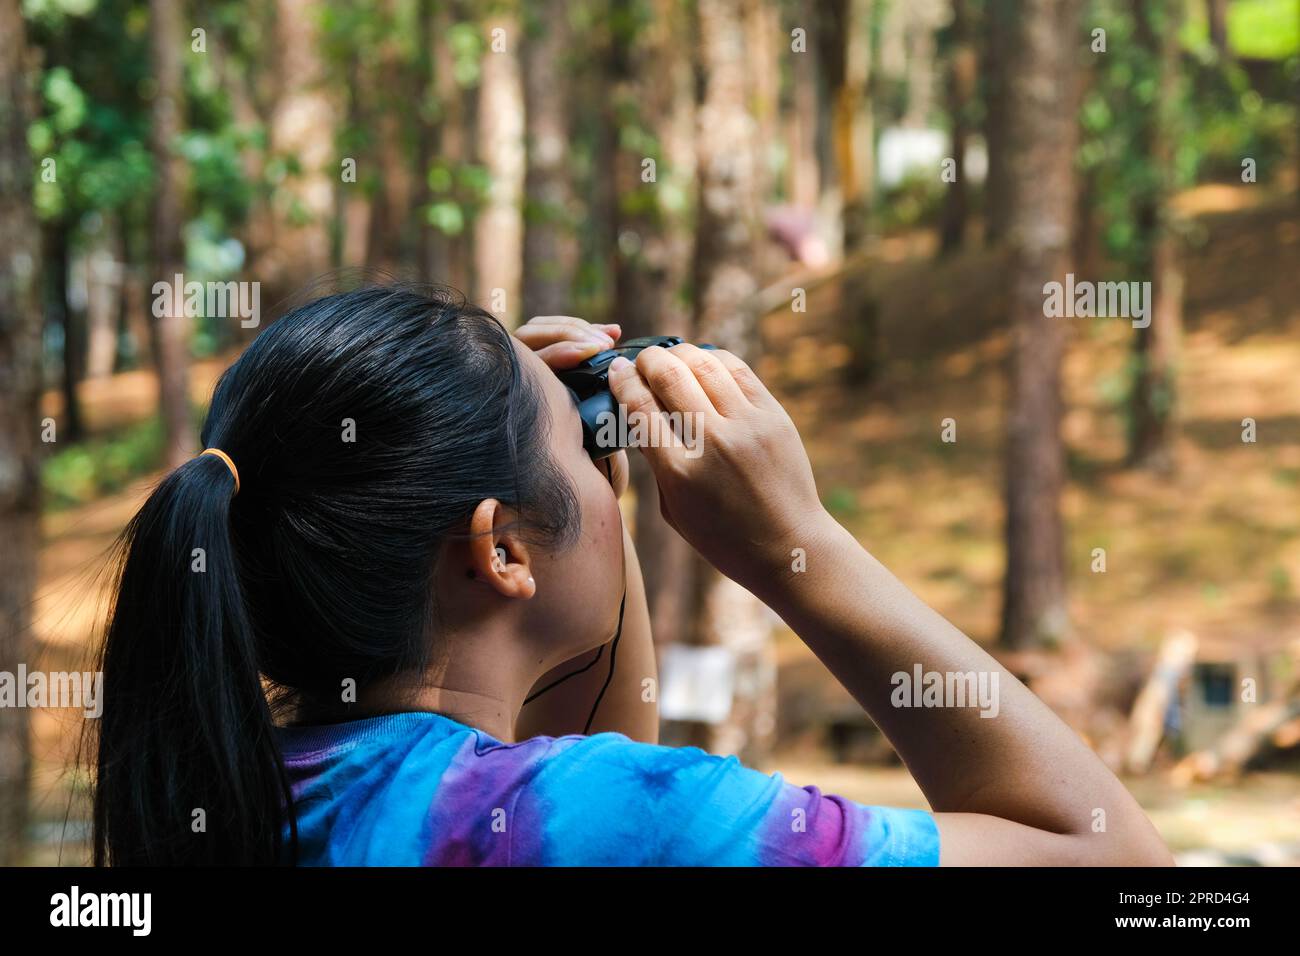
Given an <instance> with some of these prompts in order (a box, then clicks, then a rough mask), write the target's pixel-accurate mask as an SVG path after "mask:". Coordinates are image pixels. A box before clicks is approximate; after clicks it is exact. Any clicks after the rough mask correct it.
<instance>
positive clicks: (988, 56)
mask: <svg viewBox="0 0 1300 956" xmlns="http://www.w3.org/2000/svg"><path fill="white" fill-rule="evenodd" d="M1015 30H1016V10H1015V7H1014V5H1013V3H1012V2H1011V0H987V2H986V5H985V8H984V49H983V63H982V65H981V71H982V72H983V74H984V77H985V98H986V99H985V104H984V142H985V145H986V148H987V149H988V155H989V165H988V175H987V176H986V177H985V180H984V241H985V243H987V244H990V245H992V244H995V243H998V242H1000V241H1001V240H1002V238H1003V236H1005V235H1006V231H1007V217H1008V209H1009V204H1010V201H1011V198H1010V193H1011V189H1012V186H1013V184H1012V183H1011V181H1010V175H1011V174H1010V163H1009V157H1008V155H1007V149H1008V146H1009V144H1008V142H1007V136H1008V129H1007V121H1008V114H1007V106H1008V103H1007V93H1008V84H1009V80H1010V73H1011V69H1012V65H1013V59H1014V51H1015Z"/></svg>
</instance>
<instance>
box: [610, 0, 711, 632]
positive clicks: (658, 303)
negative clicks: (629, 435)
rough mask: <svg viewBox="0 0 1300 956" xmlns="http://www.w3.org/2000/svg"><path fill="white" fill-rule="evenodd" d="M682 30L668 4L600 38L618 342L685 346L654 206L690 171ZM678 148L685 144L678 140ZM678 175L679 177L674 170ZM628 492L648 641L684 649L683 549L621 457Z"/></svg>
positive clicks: (654, 498) (666, 229) (632, 0)
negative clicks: (649, 151) (635, 27)
mask: <svg viewBox="0 0 1300 956" xmlns="http://www.w3.org/2000/svg"><path fill="white" fill-rule="evenodd" d="M639 2H641V0H613V5H612V6H613V12H614V17H612V18H611V19H612V22H614V23H617V24H631V23H633V22H634V18H633V17H632V15H631V14H632V13H633V9H632V8H634V7H635V6H636V4H637V3H639ZM689 34H690V22H689V18H688V17H687V16H686V14H685V12H684V11H683V9H682V8H681V6H680V5H679V4H678V3H677V2H676V0H655V4H654V16H653V17H651V18H649V20H648V21H647V22H646V23H645V24H644V25H643V26H642V28H641V29H640V30H639V31H638V32H637V33H636V34H635V35H630V31H629V29H613V30H611V34H610V56H609V68H608V70H607V73H608V76H609V78H610V83H611V87H612V88H611V90H610V91H609V94H608V95H607V96H605V97H603V101H604V103H605V107H604V117H605V124H606V126H607V127H609V129H608V132H607V133H606V134H605V135H604V136H603V137H602V138H605V139H608V141H609V142H611V143H613V144H615V148H616V152H615V158H614V162H613V168H614V181H615V194H616V200H617V201H615V202H611V203H609V207H610V208H609V210H608V212H609V213H610V214H611V215H612V217H613V220H614V221H613V223H612V227H611V229H610V230H609V232H610V233H611V234H612V235H614V236H618V237H620V241H619V242H617V243H616V244H615V248H616V250H617V254H616V256H615V258H614V303H613V309H612V316H611V318H613V319H614V320H616V321H617V322H619V323H620V325H621V326H622V329H623V335H624V338H632V337H635V336H641V335H653V334H659V333H667V332H671V333H676V334H679V335H683V336H687V337H690V336H691V335H692V329H691V324H692V322H691V319H692V317H691V316H690V315H689V314H684V313H683V311H682V309H681V307H680V304H679V293H680V292H681V289H682V286H683V284H684V282H685V279H686V271H687V266H688V265H689V262H688V261H687V259H686V256H685V255H683V254H682V253H683V247H685V248H686V249H687V250H689V248H690V244H691V238H690V235H689V233H688V230H687V224H686V221H685V218H684V216H683V215H681V213H680V212H679V211H674V210H673V209H671V208H669V206H668V204H665V203H664V202H662V197H663V195H664V193H665V191H666V190H669V189H673V188H680V187H681V185H682V184H683V183H684V182H688V181H689V179H690V165H689V164H688V163H687V162H685V161H684V159H683V157H682V156H680V155H678V153H677V150H679V149H680V144H678V143H676V142H675V140H676V139H681V138H682V137H680V136H678V134H677V130H678V129H679V128H680V127H681V126H682V125H683V123H689V122H690V121H691V119H692V117H693V113H694V88H693V85H694V75H693V66H692V63H691V60H690V57H689V55H688V54H689V49H690V43H689ZM628 117H634V119H633V120H630V121H631V122H634V123H635V124H636V132H637V134H638V135H637V136H635V137H619V136H618V135H617V126H618V124H619V123H620V122H627V121H629V120H628V119H627V118H628ZM685 138H686V141H687V143H686V145H687V146H693V139H694V137H693V134H692V133H691V131H690V130H687V131H686V137H685ZM644 142H655V143H657V144H658V145H659V149H658V151H657V153H655V154H653V155H646V154H645V153H644V152H643V151H641V150H638V149H636V148H634V145H633V144H636V145H640V144H641V143H644ZM647 159H650V160H653V161H654V177H653V180H652V181H648V182H647V181H644V179H643V177H644V176H645V175H646V170H647V166H646V162H645V161H646V160H647ZM684 167H685V168H684ZM631 468H632V475H631V484H632V488H633V490H634V492H635V494H636V533H635V534H636V542H637V552H638V554H639V555H640V556H641V571H642V576H643V577H644V579H645V589H646V601H647V604H648V606H649V609H650V620H651V621H652V622H653V624H654V638H655V642H656V644H659V645H661V646H663V645H668V644H673V643H676V642H678V641H682V640H685V639H686V638H687V636H688V635H689V632H690V627H691V624H692V621H691V618H690V611H691V600H690V595H691V593H692V590H693V585H692V583H691V582H692V578H693V575H694V573H695V570H696V565H695V562H694V560H693V557H694V556H693V553H692V551H691V548H690V546H689V545H688V544H687V543H686V542H685V540H683V539H682V537H681V536H680V535H678V534H677V532H676V531H674V530H673V529H672V528H670V527H669V526H668V524H667V523H666V522H665V521H664V520H663V516H662V515H661V514H660V512H659V504H658V502H659V490H658V487H657V486H656V484H655V480H654V475H653V473H652V472H651V471H650V469H649V467H648V466H647V465H646V463H645V460H644V459H643V458H642V457H641V456H640V455H633V456H631Z"/></svg>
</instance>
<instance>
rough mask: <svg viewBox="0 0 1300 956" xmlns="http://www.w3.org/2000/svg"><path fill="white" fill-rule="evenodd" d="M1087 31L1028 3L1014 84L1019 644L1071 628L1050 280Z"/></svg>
mask: <svg viewBox="0 0 1300 956" xmlns="http://www.w3.org/2000/svg"><path fill="white" fill-rule="evenodd" d="M1079 24H1080V4H1079V2H1078V0H1026V2H1025V3H1024V4H1023V5H1022V6H1021V13H1020V19H1019V30H1018V33H1019V36H1018V43H1017V44H1016V47H1015V49H1016V51H1017V60H1016V64H1015V69H1014V70H1012V71H1010V73H1009V80H1010V82H1009V84H1008V89H1007V107H1008V116H1007V119H1008V127H1007V134H1008V135H1007V160H1008V162H1009V169H1008V173H1009V182H1010V185H1011V189H1010V194H1009V196H1008V199H1009V209H1008V218H1007V227H1008V235H1007V239H1008V241H1009V246H1010V250H1009V251H1010V261H1009V269H1010V273H1009V277H1008V278H1009V282H1008V285H1009V287H1010V290H1011V298H1010V301H1011V315H1010V319H1011V328H1012V335H1013V343H1012V352H1011V388H1010V409H1009V411H1008V421H1007V425H1008V435H1007V471H1006V481H1007V486H1006V487H1007V519H1006V520H1007V525H1006V543H1007V567H1006V580H1005V590H1004V596H1003V607H1002V635H1001V636H1002V642H1003V644H1005V645H1006V646H1009V647H1014V648H1023V647H1029V646H1034V645H1040V644H1052V643H1056V642H1059V641H1061V640H1062V639H1064V638H1065V637H1066V635H1067V632H1068V625H1069V622H1068V617H1067V612H1066V603H1065V539H1064V527H1063V524H1062V520H1061V510H1060V499H1061V492H1062V488H1063V486H1064V482H1065V460H1064V459H1065V455H1064V448H1063V445H1062V442H1061V428H1060V426H1061V361H1062V358H1063V354H1064V350H1065V339H1066V325H1065V323H1064V322H1063V321H1061V320H1059V319H1051V318H1047V317H1045V316H1044V314H1043V313H1044V309H1043V285H1044V283H1046V282H1050V281H1053V280H1056V281H1063V280H1064V276H1065V273H1066V271H1067V269H1068V268H1069V253H1070V240H1071V236H1072V223H1071V220H1072V217H1073V212H1074V202H1075V198H1074V188H1075V184H1074V148H1075V143H1076V139H1077V133H1078V128H1077V122H1076V119H1075V115H1074V111H1073V106H1074V85H1073V82H1072V77H1073V73H1074V69H1075V68H1076V56H1077V53H1076V48H1077V47H1078V45H1079V41H1080V35H1079Z"/></svg>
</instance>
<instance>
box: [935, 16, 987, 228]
mask: <svg viewBox="0 0 1300 956" xmlns="http://www.w3.org/2000/svg"><path fill="white" fill-rule="evenodd" d="M948 41H949V49H948V51H947V53H948V73H947V77H946V79H947V84H946V85H947V93H948V118H949V123H950V124H951V140H950V144H949V149H950V151H951V153H950V155H951V157H952V160H953V163H954V177H955V178H954V181H953V182H951V183H945V186H946V192H945V193H944V197H943V211H942V214H941V221H940V224H939V249H940V251H941V252H943V253H951V252H954V251H955V250H957V249H959V248H960V247H961V245H962V243H963V242H964V241H965V239H966V218H967V211H968V209H969V205H970V203H969V200H968V193H969V190H968V189H967V188H966V144H967V140H968V138H969V134H970V103H971V100H972V99H973V98H974V95H975V80H976V70H977V69H978V63H977V62H976V56H975V50H974V48H973V47H972V46H971V42H970V11H969V9H968V0H953V2H952V25H951V26H950V27H949V31H948Z"/></svg>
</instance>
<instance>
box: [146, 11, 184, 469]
mask: <svg viewBox="0 0 1300 956" xmlns="http://www.w3.org/2000/svg"><path fill="white" fill-rule="evenodd" d="M180 14H181V11H180V8H179V7H178V6H177V5H176V4H175V3H172V2H170V0H150V3H149V48H150V52H151V55H152V60H153V71H154V79H155V81H156V83H157V92H156V93H155V94H154V101H153V130H152V144H151V148H152V151H153V159H154V170H155V184H154V195H153V222H152V232H153V264H152V265H153V268H152V273H153V275H152V277H151V279H150V282H149V285H150V287H152V286H153V283H154V282H165V283H167V284H168V285H171V284H172V283H173V282H174V280H175V276H176V275H177V274H180V273H181V272H182V270H183V269H184V264H185V251H184V244H183V243H182V240H181V176H182V167H181V160H180V157H179V156H178V155H177V153H176V140H177V137H178V136H179V135H180V131H181V111H182V99H181V95H182V89H181V50H182V49H183V44H184V42H185V39H184V37H185V35H184V34H183V33H182V32H181V21H180ZM171 299H172V302H171V308H170V309H164V310H163V311H164V313H165V314H163V315H161V316H156V317H155V319H154V348H153V353H154V361H155V364H156V366H157V369H158V405H159V408H160V409H161V411H162V418H163V432H164V435H165V443H166V451H165V456H166V461H167V465H168V467H170V468H175V467H177V466H178V465H180V464H182V463H183V462H184V461H185V460H186V459H187V458H189V457H190V456H191V455H192V454H194V451H195V448H194V445H195V437H194V426H193V424H192V423H191V421H190V401H189V360H190V355H189V322H188V320H187V319H186V318H185V302H184V297H183V296H181V295H173V296H171Z"/></svg>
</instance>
